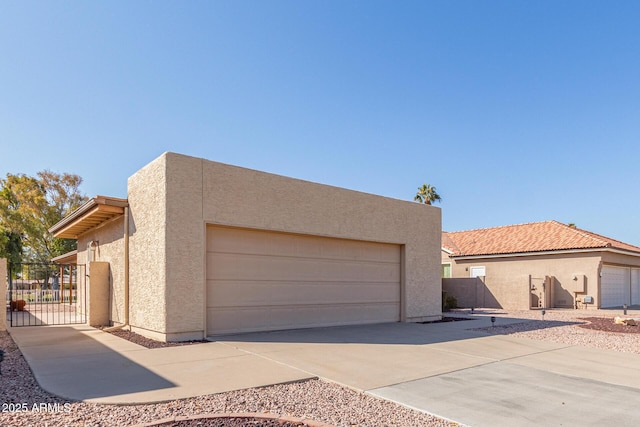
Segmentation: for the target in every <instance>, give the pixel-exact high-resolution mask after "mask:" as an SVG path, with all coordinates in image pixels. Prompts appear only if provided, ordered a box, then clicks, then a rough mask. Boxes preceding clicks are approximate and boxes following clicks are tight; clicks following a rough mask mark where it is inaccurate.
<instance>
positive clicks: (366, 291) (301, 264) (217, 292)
mask: <svg viewBox="0 0 640 427" xmlns="http://www.w3.org/2000/svg"><path fill="white" fill-rule="evenodd" d="M399 320H400V246H399V245H392V244H385V243H375V242H362V241H354V240H344V239H333V238H328V237H319V236H307V235H297V234H289V233H278V232H271V231H262V230H248V229H238V228H230V227H219V226H209V227H208V228H207V333H208V334H209V335H215V334H223V333H234V332H248V331H264V330H277V329H289V328H302V327H314V326H329V325H347V324H363V323H375V322H389V321H399Z"/></svg>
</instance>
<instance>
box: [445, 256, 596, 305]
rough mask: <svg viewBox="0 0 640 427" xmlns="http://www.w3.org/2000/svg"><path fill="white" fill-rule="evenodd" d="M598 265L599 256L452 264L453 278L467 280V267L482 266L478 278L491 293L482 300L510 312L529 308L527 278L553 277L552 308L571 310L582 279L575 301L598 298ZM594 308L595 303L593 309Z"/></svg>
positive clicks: (457, 261) (479, 260)
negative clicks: (582, 289) (583, 289)
mask: <svg viewBox="0 0 640 427" xmlns="http://www.w3.org/2000/svg"><path fill="white" fill-rule="evenodd" d="M599 265H600V255H599V253H582V254H571V255H540V256H527V257H511V258H485V259H473V260H456V261H454V263H453V265H452V275H453V277H469V270H470V267H475V266H485V268H486V276H485V277H484V278H481V279H482V280H483V282H484V284H485V286H486V289H487V290H488V291H489V293H490V295H489V296H486V295H485V301H486V302H487V303H490V304H491V305H489V307H499V308H505V309H512V310H513V309H522V310H526V309H528V308H529V306H530V291H529V275H531V276H533V277H534V278H539V279H544V277H545V276H554V277H555V282H554V289H553V294H554V298H553V301H552V303H553V305H554V306H567V307H572V306H573V304H574V301H575V300H574V299H575V296H576V294H575V293H574V292H573V291H574V289H575V288H576V286H577V282H578V280H582V278H581V276H585V277H586V292H585V293H581V294H579V295H578V298H579V299H581V297H582V296H583V295H590V296H593V297H594V298H595V299H597V295H598V292H597V291H598V280H599ZM574 276H576V277H577V279H578V280H574ZM540 283H542V281H540ZM492 298H493V301H492ZM596 306H597V301H595V304H594V305H593V307H596Z"/></svg>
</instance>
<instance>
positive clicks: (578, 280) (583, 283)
mask: <svg viewBox="0 0 640 427" xmlns="http://www.w3.org/2000/svg"><path fill="white" fill-rule="evenodd" d="M572 279H573V280H571V284H572V285H571V289H570V291H571V292H575V293H577V294H582V293H585V292H587V276H585V275H584V274H574V275H573V277H572Z"/></svg>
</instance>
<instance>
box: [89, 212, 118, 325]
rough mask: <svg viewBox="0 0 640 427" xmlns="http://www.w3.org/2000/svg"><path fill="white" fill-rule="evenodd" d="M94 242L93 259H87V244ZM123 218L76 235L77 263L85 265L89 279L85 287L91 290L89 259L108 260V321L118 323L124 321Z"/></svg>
mask: <svg viewBox="0 0 640 427" xmlns="http://www.w3.org/2000/svg"><path fill="white" fill-rule="evenodd" d="M91 241H93V242H96V244H95V252H94V259H93V260H90V259H88V250H87V244H88V243H89V242H91ZM124 252H125V250H124V218H123V217H121V218H118V219H116V220H114V221H112V222H110V223H108V224H106V225H104V226H102V227H100V228H98V229H94V230H90V231H89V232H87V233H85V234H83V235H81V236H79V237H78V264H84V265H86V266H87V272H88V274H89V280H88V281H87V287H88V288H89V292H91V271H90V268H89V262H90V261H98V262H108V263H109V264H110V269H109V271H110V284H111V286H110V289H109V294H110V300H111V302H110V306H109V307H107V309H108V310H109V317H110V319H109V320H110V321H111V322H113V323H115V324H118V323H123V322H124Z"/></svg>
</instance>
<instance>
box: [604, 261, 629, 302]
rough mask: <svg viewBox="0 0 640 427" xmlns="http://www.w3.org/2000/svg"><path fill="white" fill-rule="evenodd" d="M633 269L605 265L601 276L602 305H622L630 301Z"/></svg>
mask: <svg viewBox="0 0 640 427" xmlns="http://www.w3.org/2000/svg"><path fill="white" fill-rule="evenodd" d="M630 277H631V269H630V268H629V267H613V266H603V267H602V276H601V278H600V307H601V308H610V307H621V306H622V305H623V304H629V303H630V295H631V284H630Z"/></svg>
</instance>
